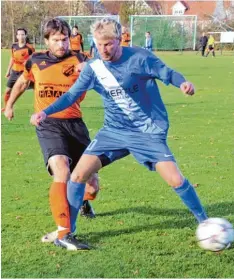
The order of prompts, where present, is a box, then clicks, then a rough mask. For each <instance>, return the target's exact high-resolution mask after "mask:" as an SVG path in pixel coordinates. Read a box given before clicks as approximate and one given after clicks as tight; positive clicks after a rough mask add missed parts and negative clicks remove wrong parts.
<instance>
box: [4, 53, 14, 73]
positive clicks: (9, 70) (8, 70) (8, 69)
mask: <svg viewBox="0 0 234 279" xmlns="http://www.w3.org/2000/svg"><path fill="white" fill-rule="evenodd" d="M13 64H14V60H13V58H12V57H11V58H10V61H9V64H8V67H7V71H6V74H5V78H8V77H9V76H10V73H11V68H12V66H13Z"/></svg>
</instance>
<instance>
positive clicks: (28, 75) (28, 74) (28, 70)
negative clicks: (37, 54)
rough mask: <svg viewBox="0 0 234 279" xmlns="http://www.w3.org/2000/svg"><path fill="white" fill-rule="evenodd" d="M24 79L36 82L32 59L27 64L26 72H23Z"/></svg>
mask: <svg viewBox="0 0 234 279" xmlns="http://www.w3.org/2000/svg"><path fill="white" fill-rule="evenodd" d="M23 77H24V78H25V79H26V80H30V81H33V82H34V77H33V74H32V59H31V58H29V59H28V60H27V61H26V63H25V66H24V71H23Z"/></svg>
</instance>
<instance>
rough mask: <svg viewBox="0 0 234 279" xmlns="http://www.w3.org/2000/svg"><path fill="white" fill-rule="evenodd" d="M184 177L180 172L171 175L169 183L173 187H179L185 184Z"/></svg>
mask: <svg viewBox="0 0 234 279" xmlns="http://www.w3.org/2000/svg"><path fill="white" fill-rule="evenodd" d="M183 182H184V178H183V176H181V175H180V174H179V173H178V174H174V175H172V176H171V178H170V181H169V185H170V186H171V187H179V186H181V185H182V184H183Z"/></svg>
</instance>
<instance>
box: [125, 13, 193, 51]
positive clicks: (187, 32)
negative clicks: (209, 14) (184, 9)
mask: <svg viewBox="0 0 234 279" xmlns="http://www.w3.org/2000/svg"><path fill="white" fill-rule="evenodd" d="M196 28H197V16H196V15H186V16H184V15H180V16H174V15H131V16H130V30H131V37H132V40H131V44H132V46H134V45H135V46H140V47H144V44H145V32H148V31H149V32H150V33H151V37H152V38H153V49H155V50H194V49H195V46H196Z"/></svg>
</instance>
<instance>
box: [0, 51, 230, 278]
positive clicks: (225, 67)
mask: <svg viewBox="0 0 234 279" xmlns="http://www.w3.org/2000/svg"><path fill="white" fill-rule="evenodd" d="M159 56H160V57H161V58H162V59H163V60H164V61H165V62H166V63H167V64H168V65H170V66H171V67H172V68H175V69H177V70H178V71H181V72H182V73H183V74H184V75H185V76H186V78H187V79H188V80H190V81H192V82H193V83H194V84H195V87H196V94H195V96H193V97H185V96H184V95H183V94H182V93H181V92H180V91H179V90H178V89H176V88H173V87H172V86H169V87H167V86H165V85H162V84H161V83H160V82H158V83H159V85H160V88H161V94H162V97H163V100H164V102H165V104H166V107H167V110H168V113H169V118H170V123H171V128H170V131H169V138H168V143H169V146H170V147H171V149H172V151H173V152H174V154H175V157H176V158H177V161H178V164H179V166H180V168H181V170H182V171H183V173H184V175H185V176H186V177H188V178H189V179H190V181H191V182H192V183H197V184H198V187H197V192H198V194H199V196H200V198H201V200H202V202H203V204H204V206H205V208H206V209H207V212H208V214H209V216H210V217H224V218H227V219H228V220H229V221H230V222H231V223H233V224H234V190H233V186H234V185H233V180H234V171H233V167H234V160H233V159H234V144H233V135H234V121H233V120H234V97H233V96H234V57H233V56H219V57H216V58H215V59H212V58H211V57H208V58H202V57H200V56H198V55H197V56H196V55H195V53H184V54H183V55H179V54H176V53H174V54H172V53H163V54H160V53H159ZM8 61H9V51H2V92H3V91H4V89H5V84H6V79H5V78H4V74H5V72H6V68H7V64H8ZM82 109H83V113H84V119H85V121H86V123H87V125H88V127H89V130H90V135H91V137H94V135H95V134H96V132H97V131H98V129H99V128H100V127H101V126H102V122H103V109H102V103H101V100H100V98H99V96H98V94H96V93H94V92H89V94H88V96H87V98H86V99H85V101H84V102H83V104H82ZM32 112H33V92H32V91H27V92H25V93H24V95H23V96H22V97H21V98H20V99H19V100H18V102H17V104H16V107H15V119H14V120H13V121H12V122H8V121H7V120H6V119H5V118H4V117H2V277H5V278H79V277H83V278H97V277H98V278H128V277H131V278H149V277H161V278H168V277H171V278H178V277H180V278H186V277H192V278H207V277H213V278H218V277H222V278H228V277H229V278H230V277H233V275H234V268H233V258H234V246H232V249H229V250H225V251H223V252H220V253H212V252H205V251H203V250H201V249H200V248H199V247H198V246H197V243H196V240H195V229H196V227H197V224H196V222H195V220H194V218H193V216H192V215H191V214H190V213H189V212H188V211H187V209H186V208H185V207H184V205H183V204H182V203H181V202H180V200H179V198H178V197H177V196H176V195H175V194H174V192H173V191H172V190H171V189H170V188H169V187H168V186H167V185H166V184H165V183H164V182H163V181H162V180H161V178H160V177H159V175H158V174H156V173H153V172H149V171H148V170H146V169H145V168H144V167H142V166H140V165H138V164H137V163H136V162H135V160H134V159H133V158H132V157H131V156H129V157H127V158H125V159H123V160H121V161H118V162H116V163H114V164H113V165H111V166H109V167H107V168H105V169H103V170H102V171H101V172H100V178H101V191H100V193H99V196H98V198H97V199H96V201H95V202H94V203H93V205H94V207H95V210H96V212H97V218H96V219H95V220H86V219H82V218H80V220H79V236H80V237H81V238H82V239H84V240H86V241H87V242H89V243H90V244H92V245H93V246H94V247H95V248H96V249H94V250H92V251H90V252H68V251H66V250H61V249H60V248H57V247H55V246H53V245H51V244H48V245H46V244H42V243H40V238H41V236H42V235H43V234H44V233H46V232H48V231H52V230H54V229H55V226H54V223H53V220H52V217H51V213H50V210H49V205H48V190H49V186H50V182H51V178H50V177H49V176H48V174H47V172H46V169H45V167H44V163H43V159H42V155H41V151H40V147H39V144H38V142H37V139H36V135H35V131H34V127H32V126H30V124H29V118H30V115H31V113H32Z"/></svg>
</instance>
